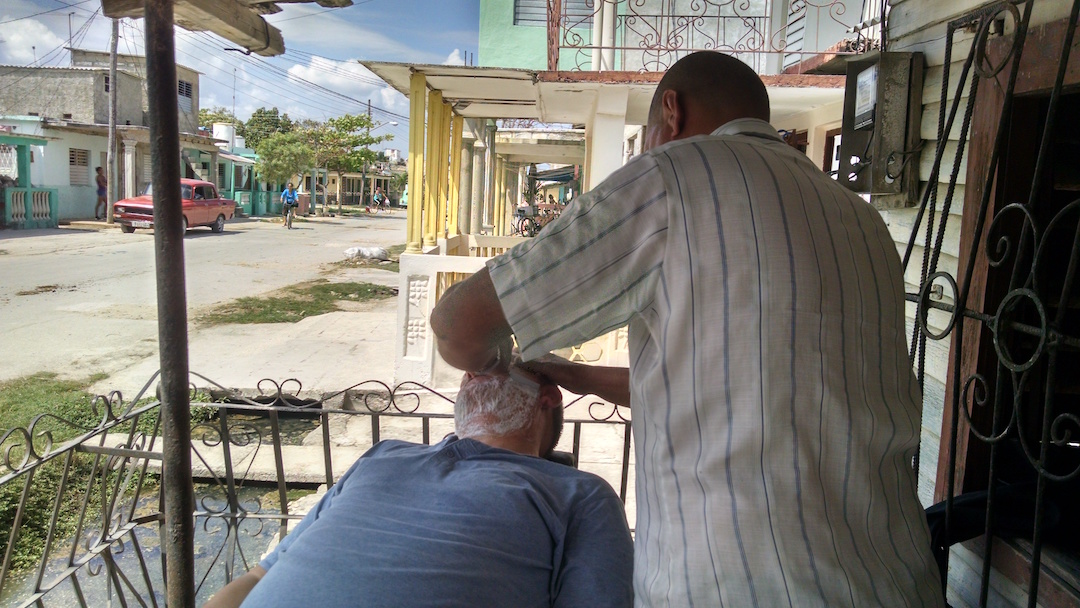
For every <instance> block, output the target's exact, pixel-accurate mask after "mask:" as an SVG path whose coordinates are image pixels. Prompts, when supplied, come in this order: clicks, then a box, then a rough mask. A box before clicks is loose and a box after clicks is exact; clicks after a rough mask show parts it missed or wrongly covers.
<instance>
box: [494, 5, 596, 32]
mask: <svg viewBox="0 0 1080 608" xmlns="http://www.w3.org/2000/svg"><path fill="white" fill-rule="evenodd" d="M588 2H589V0H563V3H562V6H563V17H564V18H566V19H569V21H570V23H572V24H574V25H582V24H592V15H593V13H594V12H596V11H597V10H599V7H598V6H595V7H590V6H589V5H588V4H587V3H588ZM514 25H535V26H543V27H547V0H514Z"/></svg>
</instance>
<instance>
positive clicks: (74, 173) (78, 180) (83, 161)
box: [68, 148, 90, 186]
mask: <svg viewBox="0 0 1080 608" xmlns="http://www.w3.org/2000/svg"><path fill="white" fill-rule="evenodd" d="M68 181H69V182H70V184H71V185H72V186H89V185H90V151H89V150H80V149H78V148H71V149H69V150H68Z"/></svg>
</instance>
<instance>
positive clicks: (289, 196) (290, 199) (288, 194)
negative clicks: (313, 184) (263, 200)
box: [281, 188, 297, 205]
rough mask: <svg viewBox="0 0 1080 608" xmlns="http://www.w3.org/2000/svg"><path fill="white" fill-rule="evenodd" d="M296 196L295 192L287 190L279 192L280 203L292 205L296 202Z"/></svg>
mask: <svg viewBox="0 0 1080 608" xmlns="http://www.w3.org/2000/svg"><path fill="white" fill-rule="evenodd" d="M296 198H297V194H296V190H289V189H288V188H286V189H284V190H282V191H281V202H283V203H288V204H290V205H291V204H293V203H295V202H296Z"/></svg>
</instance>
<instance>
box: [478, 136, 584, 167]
mask: <svg viewBox="0 0 1080 608" xmlns="http://www.w3.org/2000/svg"><path fill="white" fill-rule="evenodd" d="M495 152H496V153H498V154H501V155H503V156H504V157H506V158H507V160H509V161H510V162H520V163H553V164H575V163H580V162H584V160H585V132H584V131H582V130H560V131H554V130H546V129H499V131H498V132H496V133H495Z"/></svg>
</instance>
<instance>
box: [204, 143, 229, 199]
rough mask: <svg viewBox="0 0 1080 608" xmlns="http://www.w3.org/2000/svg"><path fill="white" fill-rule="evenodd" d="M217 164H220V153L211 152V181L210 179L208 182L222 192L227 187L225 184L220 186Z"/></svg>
mask: <svg viewBox="0 0 1080 608" xmlns="http://www.w3.org/2000/svg"><path fill="white" fill-rule="evenodd" d="M217 163H218V153H217V151H214V152H211V153H210V179H208V180H206V181H208V182H212V183H213V184H214V185H215V186H217V189H218V190H221V189H222V188H224V187H225V184H219V183H218V166H217Z"/></svg>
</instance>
